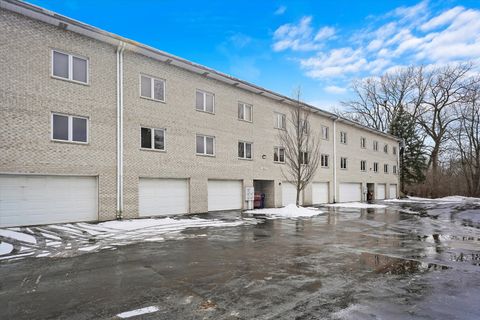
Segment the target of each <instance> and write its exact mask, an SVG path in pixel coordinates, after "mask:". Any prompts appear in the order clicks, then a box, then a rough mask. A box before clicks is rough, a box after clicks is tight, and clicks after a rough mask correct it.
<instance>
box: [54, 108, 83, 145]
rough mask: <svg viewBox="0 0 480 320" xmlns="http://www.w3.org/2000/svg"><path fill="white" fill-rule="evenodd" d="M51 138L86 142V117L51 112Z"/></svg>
mask: <svg viewBox="0 0 480 320" xmlns="http://www.w3.org/2000/svg"><path fill="white" fill-rule="evenodd" d="M52 140H58V141H68V142H80V143H87V142H88V119H87V118H85V117H76V116H69V115H63V114H56V113H52Z"/></svg>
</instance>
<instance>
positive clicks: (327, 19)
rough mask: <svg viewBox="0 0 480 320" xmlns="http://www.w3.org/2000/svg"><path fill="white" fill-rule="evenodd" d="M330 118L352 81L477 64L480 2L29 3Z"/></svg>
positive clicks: (78, 0) (479, 56) (479, 59)
mask: <svg viewBox="0 0 480 320" xmlns="http://www.w3.org/2000/svg"><path fill="white" fill-rule="evenodd" d="M30 2H31V3H33V4H36V5H39V6H41V7H44V8H47V9H50V10H52V11H56V12H58V13H60V14H63V15H66V16H69V17H72V18H75V19H77V20H80V21H82V22H85V23H88V24H91V25H93V26H96V27H99V28H101V29H104V30H107V31H110V32H113V33H116V34H119V35H121V36H124V37H127V38H131V39H133V40H136V41H139V42H142V43H145V44H148V45H150V46H153V47H156V48H158V49H160V50H163V51H166V52H169V53H172V54H175V55H177V56H180V57H183V58H186V59H189V60H191V61H194V62H197V63H200V64H203V65H206V66H208V67H210V68H214V69H216V70H218V71H222V72H225V73H228V74H231V75H233V76H236V77H239V78H241V79H243V80H247V81H250V82H253V83H255V84H257V85H260V86H263V87H265V88H268V89H271V90H274V91H277V92H279V93H282V94H284V95H287V96H291V95H292V92H293V91H294V89H295V88H296V87H298V86H301V88H302V95H303V100H305V101H307V102H309V103H312V104H314V105H317V106H318V107H321V108H324V109H331V107H332V106H335V105H338V102H339V101H342V100H348V99H349V97H351V96H352V92H351V90H350V88H349V86H350V84H351V82H352V81H353V80H355V79H361V78H364V77H369V76H378V75H381V74H382V73H384V72H388V71H390V70H395V69H396V68H400V67H402V66H405V65H410V64H417V65H419V64H423V65H426V66H430V65H431V66H435V65H439V64H444V63H455V62H458V61H474V62H479V64H480V1H479V0H476V1H472V0H464V1H457V0H444V1H441V0H440V1H433V0H432V1H396V0H389V1H379V0H362V1H352V0H335V1H332V0H328V1H325V0H322V1H220V0H214V1H178V0H177V1H167V0H162V1H146V0H145V1H142V0H136V1H123V0H120V1H118V0H117V1H98V0H96V1H93V0H82V1H81V0H66V1H47V0H35V1H30Z"/></svg>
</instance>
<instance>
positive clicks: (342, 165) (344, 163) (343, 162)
mask: <svg viewBox="0 0 480 320" xmlns="http://www.w3.org/2000/svg"><path fill="white" fill-rule="evenodd" d="M340 169H347V158H340Z"/></svg>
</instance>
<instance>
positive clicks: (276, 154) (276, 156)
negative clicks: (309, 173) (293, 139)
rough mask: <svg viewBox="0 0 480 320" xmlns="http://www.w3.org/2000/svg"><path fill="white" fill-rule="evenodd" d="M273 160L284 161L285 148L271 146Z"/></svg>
mask: <svg viewBox="0 0 480 320" xmlns="http://www.w3.org/2000/svg"><path fill="white" fill-rule="evenodd" d="M273 162H278V163H285V148H284V147H274V148H273Z"/></svg>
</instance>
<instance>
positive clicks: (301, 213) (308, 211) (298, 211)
mask: <svg viewBox="0 0 480 320" xmlns="http://www.w3.org/2000/svg"><path fill="white" fill-rule="evenodd" d="M246 213H251V214H255V215H257V214H261V215H268V216H275V217H282V218H299V217H313V216H317V215H319V214H322V213H323V211H320V210H319V209H317V208H304V207H297V206H296V205H294V204H289V205H287V206H285V207H283V208H271V209H255V210H248V211H246Z"/></svg>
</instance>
